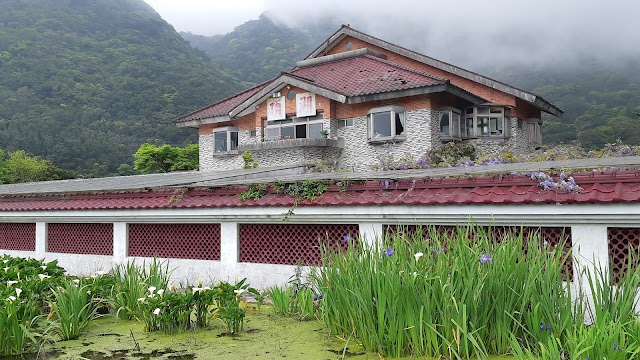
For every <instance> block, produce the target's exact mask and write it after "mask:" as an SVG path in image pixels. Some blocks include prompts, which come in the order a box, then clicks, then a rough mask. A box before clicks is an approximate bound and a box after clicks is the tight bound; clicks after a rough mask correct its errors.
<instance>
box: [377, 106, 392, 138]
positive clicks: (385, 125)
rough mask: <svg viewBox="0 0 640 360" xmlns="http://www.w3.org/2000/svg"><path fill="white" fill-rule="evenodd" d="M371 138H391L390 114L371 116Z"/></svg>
mask: <svg viewBox="0 0 640 360" xmlns="http://www.w3.org/2000/svg"><path fill="white" fill-rule="evenodd" d="M372 116H373V121H372V123H373V137H374V138H376V137H385V136H391V112H383V113H377V114H373V115H372Z"/></svg>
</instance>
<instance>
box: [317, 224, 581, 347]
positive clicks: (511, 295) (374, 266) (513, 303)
mask: <svg viewBox="0 0 640 360" xmlns="http://www.w3.org/2000/svg"><path fill="white" fill-rule="evenodd" d="M363 244H364V242H363V241H358V242H354V243H352V244H350V246H349V248H348V250H347V251H346V252H329V251H325V254H324V260H323V266H322V267H321V268H320V270H319V275H318V277H317V284H316V286H317V287H318V289H320V291H321V293H322V295H323V296H324V299H323V317H324V320H325V323H326V324H327V326H328V327H329V328H330V329H331V330H332V331H334V332H336V333H339V334H344V335H349V334H352V333H353V334H355V336H356V337H358V338H359V339H360V341H361V342H362V343H363V345H364V347H365V348H366V349H368V350H371V351H377V352H380V353H381V354H383V355H385V356H410V355H412V356H425V355H426V356H433V357H447V358H464V359H468V358H471V357H475V356H479V357H486V356H487V355H488V354H506V353H509V352H510V351H511V343H512V339H511V336H512V334H514V335H515V336H516V337H517V338H518V339H522V340H523V341H524V342H525V343H527V342H529V343H535V342H536V341H537V338H536V337H537V335H538V334H535V333H533V332H532V331H530V330H528V327H527V326H524V325H523V324H525V323H533V322H536V321H540V322H541V323H545V324H550V326H552V327H554V328H563V327H566V326H568V325H567V324H570V323H571V322H572V321H573V320H574V319H575V318H576V316H578V317H579V316H580V314H576V313H575V312H574V311H576V309H578V310H579V309H580V307H577V306H576V305H575V304H573V303H572V302H571V297H570V289H568V287H570V285H567V284H566V283H564V282H563V274H562V267H563V264H564V260H565V259H566V255H565V254H564V253H563V251H562V249H563V248H564V246H563V244H559V245H558V246H555V247H552V246H550V245H544V244H543V243H542V242H541V241H540V239H539V238H535V237H534V238H528V239H525V238H523V236H522V232H519V233H517V234H513V233H509V234H506V235H505V236H504V237H502V238H494V236H493V232H492V231H491V229H489V230H486V229H484V228H482V227H478V226H474V225H470V226H468V227H459V228H457V229H456V231H454V232H451V233H446V232H445V233H440V232H439V231H438V229H437V228H435V227H425V228H422V229H418V230H417V231H415V232H414V233H412V234H409V233H399V234H398V235H397V236H394V237H390V238H387V239H384V242H383V244H382V245H381V246H379V245H374V246H373V248H367V247H366V246H365V245H363ZM376 244H377V242H376ZM525 249H526V251H524V250H525ZM325 250H326V249H325ZM551 295H553V296H551ZM536 305H537V306H536ZM533 309H537V310H535V312H534V310H533ZM538 325H540V323H538V324H536V326H538Z"/></svg>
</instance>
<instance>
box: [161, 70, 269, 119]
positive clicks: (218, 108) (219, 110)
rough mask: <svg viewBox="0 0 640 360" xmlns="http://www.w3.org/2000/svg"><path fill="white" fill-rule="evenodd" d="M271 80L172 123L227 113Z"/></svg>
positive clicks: (183, 116)
mask: <svg viewBox="0 0 640 360" xmlns="http://www.w3.org/2000/svg"><path fill="white" fill-rule="evenodd" d="M271 81H273V79H272V80H269V81H266V82H263V83H262V84H258V85H256V86H254V87H252V88H250V89H247V90H245V91H243V92H241V93H239V94H236V95H233V96H231V97H228V98H226V99H223V100H220V101H218V102H216V103H213V104H211V105H207V106H205V107H203V108H201V109H198V110H196V111H193V112H190V113H188V114H186V115H182V116H180V117H179V118H176V119H174V120H173V122H174V123H181V122H186V121H192V120H200V119H206V118H211V117H216V116H224V115H228V114H229V112H230V111H231V110H233V109H234V108H235V107H236V106H238V105H240V104H242V103H243V102H245V101H246V100H247V99H249V98H250V97H252V96H253V95H254V94H256V93H257V92H259V91H260V90H262V89H264V88H265V87H266V86H267V85H269V84H270V83H271Z"/></svg>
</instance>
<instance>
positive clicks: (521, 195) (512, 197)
mask: <svg viewBox="0 0 640 360" xmlns="http://www.w3.org/2000/svg"><path fill="white" fill-rule="evenodd" d="M574 178H575V180H576V183H577V184H578V185H580V186H581V187H582V188H583V190H580V191H579V192H577V193H567V192H556V191H553V190H543V189H541V188H540V187H538V186H537V184H536V183H535V182H534V181H532V180H530V179H529V178H528V177H525V176H506V177H499V176H491V177H476V178H452V179H434V180H419V181H416V182H415V183H414V182H413V181H403V182H399V183H391V184H389V185H388V186H387V184H384V183H381V182H380V181H369V182H366V183H365V184H360V185H353V186H350V187H349V188H348V190H347V191H346V192H341V191H340V189H338V188H337V186H335V185H332V186H330V189H329V191H327V192H325V193H324V194H322V195H321V196H320V197H319V198H318V199H317V200H316V201H309V200H304V201H301V202H300V203H299V204H298V206H381V205H413V206H416V205H422V206H424V205H479V204H488V205H509V204H557V203H561V204H607V203H639V202H640V171H624V172H612V173H586V174H577V175H574ZM244 190H245V189H243V188H233V189H232V188H219V189H214V190H211V191H210V190H203V189H190V190H188V191H186V192H183V191H182V190H173V189H172V190H157V191H140V192H126V193H93V194H78V195H69V194H66V195H31V196H5V197H0V212H2V211H53V210H116V209H163V208H174V209H175V208H184V209H188V208H235V207H277V206H284V207H290V206H292V205H293V203H294V200H293V198H291V197H290V196H288V195H285V194H274V193H269V194H267V195H265V196H264V197H262V198H261V199H260V200H259V201H257V202H254V201H253V200H247V201H242V200H240V199H239V198H238V194H239V193H241V192H242V191H244ZM176 195H179V196H176Z"/></svg>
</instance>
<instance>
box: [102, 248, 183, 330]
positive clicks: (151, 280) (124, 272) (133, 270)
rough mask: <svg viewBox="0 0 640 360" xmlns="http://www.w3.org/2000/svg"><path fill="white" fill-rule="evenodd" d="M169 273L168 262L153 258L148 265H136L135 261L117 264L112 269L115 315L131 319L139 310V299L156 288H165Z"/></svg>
mask: <svg viewBox="0 0 640 360" xmlns="http://www.w3.org/2000/svg"><path fill="white" fill-rule="evenodd" d="M170 274H171V271H170V270H169V262H168V261H159V260H157V259H155V258H154V259H153V261H152V262H151V263H150V264H149V266H148V267H147V266H146V263H145V262H143V263H142V266H137V265H136V263H135V261H130V262H128V263H127V264H122V265H119V266H117V267H116V268H115V269H114V270H113V276H114V277H115V285H114V286H113V294H112V298H113V303H114V308H115V309H116V316H117V317H118V318H120V319H133V318H134V317H135V316H136V314H137V313H138V311H139V307H140V299H142V298H146V297H147V296H148V295H149V292H151V293H153V291H155V290H156V289H158V290H159V289H166V288H167V284H168V283H169V276H170ZM151 289H153V291H152V290H151Z"/></svg>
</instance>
